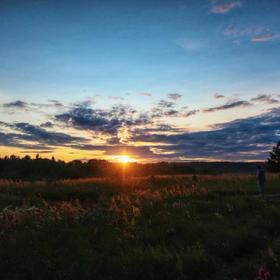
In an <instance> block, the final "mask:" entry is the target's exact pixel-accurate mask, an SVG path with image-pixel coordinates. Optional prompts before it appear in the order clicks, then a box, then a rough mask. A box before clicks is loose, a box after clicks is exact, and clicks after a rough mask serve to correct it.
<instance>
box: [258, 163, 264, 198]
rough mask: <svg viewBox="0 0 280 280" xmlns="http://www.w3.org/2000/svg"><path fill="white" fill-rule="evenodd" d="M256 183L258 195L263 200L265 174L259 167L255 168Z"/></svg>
mask: <svg viewBox="0 0 280 280" xmlns="http://www.w3.org/2000/svg"><path fill="white" fill-rule="evenodd" d="M257 183H258V187H259V192H260V195H261V196H262V197H263V198H264V183H265V173H264V170H263V169H262V167H261V166H260V165H259V166H258V168H257Z"/></svg>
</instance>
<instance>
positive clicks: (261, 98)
mask: <svg viewBox="0 0 280 280" xmlns="http://www.w3.org/2000/svg"><path fill="white" fill-rule="evenodd" d="M251 101H257V102H264V103H269V104H274V103H279V100H278V99H276V98H274V97H273V96H272V95H271V94H260V95H258V96H257V97H254V98H252V99H251Z"/></svg>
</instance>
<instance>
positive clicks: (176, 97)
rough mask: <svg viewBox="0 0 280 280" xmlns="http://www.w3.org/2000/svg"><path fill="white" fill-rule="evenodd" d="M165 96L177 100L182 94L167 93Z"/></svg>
mask: <svg viewBox="0 0 280 280" xmlns="http://www.w3.org/2000/svg"><path fill="white" fill-rule="evenodd" d="M167 97H168V98H170V99H172V100H178V99H180V98H181V97H182V94H179V93H169V94H167Z"/></svg>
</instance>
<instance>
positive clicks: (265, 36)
mask: <svg viewBox="0 0 280 280" xmlns="http://www.w3.org/2000/svg"><path fill="white" fill-rule="evenodd" d="M279 38H280V34H273V33H269V34H263V35H257V36H255V37H253V38H252V42H255V43H262V42H267V41H271V40H275V39H279Z"/></svg>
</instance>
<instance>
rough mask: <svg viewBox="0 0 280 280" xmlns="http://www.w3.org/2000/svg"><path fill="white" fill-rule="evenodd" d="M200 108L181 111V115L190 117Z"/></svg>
mask: <svg viewBox="0 0 280 280" xmlns="http://www.w3.org/2000/svg"><path fill="white" fill-rule="evenodd" d="M199 111H200V110H190V111H181V115H182V117H190V116H193V115H195V114H197V113H198V112H199Z"/></svg>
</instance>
